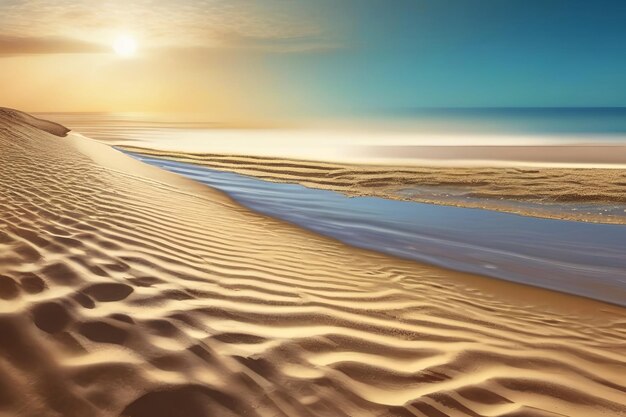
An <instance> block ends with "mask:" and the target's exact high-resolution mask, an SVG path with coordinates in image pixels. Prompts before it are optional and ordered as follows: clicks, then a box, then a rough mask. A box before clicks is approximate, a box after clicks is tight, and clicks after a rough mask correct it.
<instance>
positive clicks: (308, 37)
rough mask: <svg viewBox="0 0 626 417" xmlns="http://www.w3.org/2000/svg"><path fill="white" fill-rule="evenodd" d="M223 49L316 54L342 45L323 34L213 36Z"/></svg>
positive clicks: (229, 34) (225, 33)
mask: <svg viewBox="0 0 626 417" xmlns="http://www.w3.org/2000/svg"><path fill="white" fill-rule="evenodd" d="M213 38H214V39H216V40H217V41H218V44H219V45H220V46H221V47H222V48H239V49H254V50H259V51H267V52H276V53H297V52H316V51H326V50H332V49H337V48H340V47H341V45H340V44H339V43H338V42H336V41H333V40H331V39H328V38H327V37H325V36H323V35H322V34H316V33H312V34H302V35H289V34H287V35H274V36H254V35H246V34H242V33H238V32H218V33H214V34H213Z"/></svg>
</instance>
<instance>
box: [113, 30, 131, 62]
mask: <svg viewBox="0 0 626 417" xmlns="http://www.w3.org/2000/svg"><path fill="white" fill-rule="evenodd" d="M113 50H114V51H115V53H116V54H118V55H119V56H121V57H124V58H129V57H131V56H133V55H135V52H136V51H137V42H135V39H133V38H132V37H131V36H127V35H123V36H118V37H117V39H115V42H114V43H113Z"/></svg>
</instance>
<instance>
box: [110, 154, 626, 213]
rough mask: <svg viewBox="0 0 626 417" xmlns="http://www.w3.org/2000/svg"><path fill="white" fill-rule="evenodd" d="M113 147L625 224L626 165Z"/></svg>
mask: <svg viewBox="0 0 626 417" xmlns="http://www.w3.org/2000/svg"><path fill="white" fill-rule="evenodd" d="M116 147H118V148H120V149H123V150H126V151H129V152H136V153H139V154H143V155H146V156H150V157H155V158H163V159H170V160H175V161H179V162H187V163H192V164H197V165H201V166H205V167H207V168H211V169H216V170H221V171H228V172H235V173H238V174H242V175H248V176H252V177H257V178H259V179H262V180H265V181H272V182H282V183H296V184H301V185H304V186H306V187H309V188H318V189H324V190H331V191H336V192H339V193H342V194H345V195H348V196H354V197H357V196H358V197H361V196H371V197H381V198H385V199H393V200H403V201H415V202H419V203H426V204H436V205H446V206H454V207H465V208H476V209H483V210H493V211H500V212H505V213H512V214H517V215H521V216H529V217H538V218H547V219H555V220H565V221H581V222H592V223H603V224H626V197H625V196H626V170H616V169H609V168H594V169H589V168H541V167H535V168H530V167H526V168H514V167H507V168H504V167H475V168H468V167H464V168H462V167H425V166H408V165H407V166H389V165H364V164H349V163H337V162H321V161H320V162H314V161H304V160H293V159H283V158H269V157H261V156H241V155H221V154H192V153H180V152H169V151H161V150H155V149H148V148H141V147H133V146H116ZM503 196H504V197H503ZM607 208H610V209H611V210H607ZM584 210H587V211H586V212H585V211H584Z"/></svg>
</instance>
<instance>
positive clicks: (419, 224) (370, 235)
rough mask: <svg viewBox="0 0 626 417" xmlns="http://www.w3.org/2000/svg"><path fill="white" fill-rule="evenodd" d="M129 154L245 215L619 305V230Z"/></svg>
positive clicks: (624, 231) (625, 251)
mask: <svg viewBox="0 0 626 417" xmlns="http://www.w3.org/2000/svg"><path fill="white" fill-rule="evenodd" d="M130 155H131V156H133V157H135V158H137V159H139V160H141V161H143V162H146V163H149V164H152V165H155V166H158V167H160V168H163V169H166V170H169V171H172V172H174V173H177V174H180V175H183V176H186V177H188V178H191V179H193V180H196V181H199V182H202V183H204V184H206V185H209V186H211V187H214V188H217V189H220V190H222V191H224V192H226V193H228V194H229V195H230V196H231V197H232V198H234V199H235V200H236V201H238V202H239V203H241V204H242V205H244V206H246V207H249V208H250V209H252V210H255V211H257V212H260V213H263V214H266V215H269V216H272V217H275V218H279V219H282V220H285V221H288V222H291V223H294V224H296V225H298V226H300V227H303V228H305V229H308V230H312V231H314V232H317V233H320V234H322V235H326V236H330V237H333V238H335V239H338V240H340V241H343V242H345V243H347V244H350V245H353V246H357V247H362V248H366V249H372V250H375V251H379V252H383V253H386V254H389V255H394V256H398V257H402V258H407V259H411V260H415V261H420V262H425V263H429V264H433V265H438V266H442V267H446V268H450V269H455V270H459V271H465V272H471V273H477V274H480V275H484V276H489V277H493V278H498V279H503V280H508V281H514V282H519V283H524V284H528V285H533V286H537V287H542V288H549V289H553V290H557V291H561V292H567V293H571V294H577V295H582V296H586V297H590V298H595V299H598V300H603V301H607V302H611V303H615V304H619V305H623V306H626V226H621V225H606V224H591V223H580V222H571V221H559V220H548V219H538V218H532V217H523V216H518V215H514V214H507V213H499V212H493V211H486V210H478V209H467V208H457V207H447V206H437V205H429V204H420V203H415V202H407V201H396V200H385V199H382V198H374V197H357V198H348V197H346V196H344V195H342V194H339V193H336V192H332V191H326V190H318V189H310V188H306V187H303V186H300V185H296V184H282V183H273V182H267V181H262V180H259V179H256V178H251V177H247V176H243V175H239V174H234V173H229V172H221V171H215V170H211V169H207V168H203V167H200V166H196V165H192V164H186V163H181V162H176V161H169V160H163V159H156V158H149V157H145V156H142V155H138V154H130ZM207 215H210V213H207Z"/></svg>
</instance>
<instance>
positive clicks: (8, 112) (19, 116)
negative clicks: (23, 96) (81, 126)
mask: <svg viewBox="0 0 626 417" xmlns="http://www.w3.org/2000/svg"><path fill="white" fill-rule="evenodd" d="M0 118H2V119H4V120H5V121H8V122H13V123H22V124H27V125H29V126H32V127H34V128H37V129H39V130H43V131H44V132H48V133H51V134H53V135H55V136H60V137H63V136H66V135H67V134H68V132H69V131H70V129H68V128H66V127H65V126H62V125H60V124H58V123H55V122H51V121H49V120H43V119H39V118H37V117H35V116H32V115H30V114H28V113H24V112H22V111H19V110H15V109H9V108H6V107H0Z"/></svg>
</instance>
